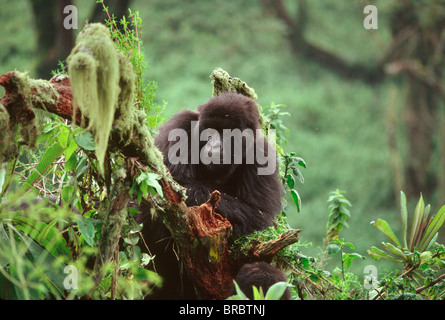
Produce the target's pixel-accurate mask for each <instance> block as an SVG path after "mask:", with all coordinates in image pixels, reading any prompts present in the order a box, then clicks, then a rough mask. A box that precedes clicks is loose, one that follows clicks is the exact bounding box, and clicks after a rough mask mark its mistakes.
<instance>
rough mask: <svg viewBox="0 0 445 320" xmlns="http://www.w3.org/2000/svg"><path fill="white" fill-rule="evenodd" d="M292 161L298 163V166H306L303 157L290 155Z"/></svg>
mask: <svg viewBox="0 0 445 320" xmlns="http://www.w3.org/2000/svg"><path fill="white" fill-rule="evenodd" d="M292 161H294V162H296V163H298V165H299V166H300V167H303V168H306V162H305V161H304V159H303V158H300V157H292Z"/></svg>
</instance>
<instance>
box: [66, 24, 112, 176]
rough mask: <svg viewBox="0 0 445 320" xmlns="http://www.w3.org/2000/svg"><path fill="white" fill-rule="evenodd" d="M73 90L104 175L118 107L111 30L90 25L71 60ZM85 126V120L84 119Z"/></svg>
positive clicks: (72, 53) (100, 25)
mask: <svg viewBox="0 0 445 320" xmlns="http://www.w3.org/2000/svg"><path fill="white" fill-rule="evenodd" d="M67 63H68V75H69V77H70V80H71V89H72V92H73V100H74V101H73V102H74V103H73V114H76V110H77V108H79V109H80V111H81V113H82V115H83V117H84V118H87V119H88V126H87V130H90V131H91V132H92V133H93V135H94V139H95V144H96V149H95V153H96V157H97V160H98V162H99V172H100V173H101V174H102V175H104V161H105V154H106V151H107V147H108V139H109V136H110V131H111V128H112V125H113V120H114V114H115V111H116V108H117V102H118V96H119V93H120V87H119V57H118V53H117V51H116V48H115V46H114V43H113V41H112V39H111V35H110V32H109V31H108V29H107V28H106V27H105V26H104V25H102V24H100V23H93V24H88V25H86V26H85V28H84V29H83V30H82V32H81V33H80V34H79V36H78V37H77V40H76V46H75V47H74V48H73V50H72V52H71V54H70V56H69V57H68V59H67ZM82 122H83V123H82V125H83V126H84V125H85V124H84V122H85V121H82Z"/></svg>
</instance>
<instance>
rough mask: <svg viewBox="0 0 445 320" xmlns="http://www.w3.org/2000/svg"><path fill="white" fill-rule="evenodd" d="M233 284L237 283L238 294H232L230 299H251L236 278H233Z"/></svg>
mask: <svg viewBox="0 0 445 320" xmlns="http://www.w3.org/2000/svg"><path fill="white" fill-rule="evenodd" d="M233 284H234V285H235V291H236V295H234V296H231V297H230V298H229V299H228V300H249V298H247V296H246V295H245V294H244V292H243V291H242V290H241V288H240V287H239V285H238V283H236V281H235V280H233Z"/></svg>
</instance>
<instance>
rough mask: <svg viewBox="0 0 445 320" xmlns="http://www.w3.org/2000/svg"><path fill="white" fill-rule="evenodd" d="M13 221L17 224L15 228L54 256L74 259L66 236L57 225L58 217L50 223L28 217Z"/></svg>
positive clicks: (16, 218)
mask: <svg viewBox="0 0 445 320" xmlns="http://www.w3.org/2000/svg"><path fill="white" fill-rule="evenodd" d="M12 221H13V223H14V224H15V228H17V229H18V230H20V231H22V232H23V233H24V234H26V235H27V236H29V237H31V238H32V239H34V240H35V241H36V242H37V243H39V244H40V245H41V246H43V247H44V248H45V249H46V250H47V251H48V252H49V253H51V254H52V255H53V256H55V257H58V258H63V260H64V261H68V260H71V259H72V257H71V251H70V249H69V248H68V245H67V243H66V240H65V238H63V236H62V235H61V233H60V232H59V230H58V229H57V228H56V227H55V224H56V222H57V220H56V219H55V220H53V221H52V222H51V223H50V224H46V223H44V222H40V221H34V220H32V219H29V218H26V217H15V218H14V219H13V220H12Z"/></svg>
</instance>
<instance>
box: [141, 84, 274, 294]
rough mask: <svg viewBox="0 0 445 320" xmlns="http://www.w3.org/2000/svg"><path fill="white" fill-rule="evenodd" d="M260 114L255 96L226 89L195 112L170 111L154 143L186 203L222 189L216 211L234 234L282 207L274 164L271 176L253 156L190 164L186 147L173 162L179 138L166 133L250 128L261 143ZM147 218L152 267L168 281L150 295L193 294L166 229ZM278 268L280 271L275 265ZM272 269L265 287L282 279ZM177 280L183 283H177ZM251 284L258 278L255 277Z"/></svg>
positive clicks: (267, 220)
mask: <svg viewBox="0 0 445 320" xmlns="http://www.w3.org/2000/svg"><path fill="white" fill-rule="evenodd" d="M259 118H260V115H259V112H258V108H257V106H256V103H255V101H253V100H252V99H250V98H247V97H245V96H243V95H241V94H236V93H224V94H221V95H219V96H217V97H213V98H212V99H210V100H209V101H208V102H207V103H206V104H204V105H201V106H199V107H198V112H193V111H189V110H186V111H182V112H180V113H178V114H176V115H175V116H173V117H172V118H171V119H169V120H168V121H167V122H166V123H165V124H164V125H163V126H162V127H161V128H160V131H159V134H158V135H157V137H156V139H155V144H156V146H157V147H158V148H159V149H160V150H161V152H162V153H163V155H164V163H165V164H166V166H167V167H168V169H169V170H170V172H171V174H172V176H173V178H174V179H175V180H176V181H177V182H178V183H179V184H180V185H182V186H183V187H185V188H186V189H187V196H188V197H187V200H186V203H187V205H188V206H194V205H201V204H202V203H204V202H206V201H207V200H208V199H209V197H210V194H211V193H212V192H213V191H214V190H218V191H220V192H221V200H220V202H219V203H218V206H217V209H216V211H217V212H218V213H220V214H221V215H222V216H224V217H226V218H227V219H228V220H229V221H230V223H231V224H232V227H233V236H234V238H236V237H239V236H240V235H245V234H249V233H252V232H253V231H256V230H261V229H264V228H266V227H268V226H272V225H273V220H274V218H275V216H276V215H277V214H278V213H279V212H280V210H281V205H282V198H283V188H282V185H281V182H280V180H279V178H278V174H277V167H278V163H276V166H275V172H274V173H273V174H269V175H258V172H257V169H258V168H259V167H261V165H260V164H258V162H257V161H256V159H255V162H254V163H252V164H248V163H245V161H243V163H241V164H219V165H204V164H202V163H196V164H193V163H191V162H192V161H191V153H190V152H189V154H188V163H182V164H181V163H177V164H172V163H171V162H170V160H169V157H168V152H169V150H170V148H171V147H172V146H174V145H175V144H176V145H177V143H178V141H179V139H176V140H175V141H168V140H169V139H168V136H169V133H170V132H171V130H173V129H183V130H184V132H185V133H186V135H187V136H188V137H189V138H190V137H192V135H193V134H196V133H197V132H199V133H200V132H202V130H204V129H206V128H212V129H216V130H218V131H219V132H220V133H222V130H223V129H234V128H238V129H240V130H244V129H251V130H252V132H253V133H254V137H253V139H254V143H255V146H256V147H259V146H260V145H259V144H258V138H259V137H260V136H257V134H256V132H255V129H260V120H259ZM192 121H197V123H199V124H198V125H195V126H192V125H191V122H192ZM194 130H195V131H194ZM187 143H188V145H187V146H185V147H186V148H188V150H191V142H190V139H188V140H187ZM205 144H206V142H203V143H201V144H200V146H199V147H200V148H202V147H203V145H205ZM221 146H222V144H221ZM243 150H244V148H243ZM262 150H263V151H265V152H266V154H267V152H275V151H274V150H273V148H272V147H271V146H270V145H268V144H267V143H266V145H265V146H264V148H263V149H262ZM222 152H227V150H222ZM275 160H276V158H275ZM145 219H146V220H145V221H144V229H143V235H144V237H145V240H146V242H147V243H148V245H149V248H150V250H151V251H152V254H156V259H155V264H156V269H157V271H158V272H159V273H160V274H161V276H163V277H164V280H165V281H166V283H164V286H163V289H162V290H161V291H159V292H155V295H154V296H153V297H154V298H193V295H194V294H193V290H192V286H191V285H190V284H187V279H180V278H179V269H180V265H179V263H178V261H177V259H176V257H175V256H174V254H173V253H172V250H171V248H167V247H168V246H170V245H173V243H172V240H171V239H170V234H169V232H168V230H167V229H166V228H165V226H163V224H162V223H161V222H160V221H156V219H154V220H153V219H152V218H151V217H150V216H149V215H146V216H145ZM271 268H273V267H271ZM276 271H277V273H279V274H280V275H281V272H280V271H278V269H276ZM265 274H268V273H265ZM270 274H271V278H270V279H268V281H266V282H267V283H266V282H264V283H263V287H264V288H263V289H265V290H267V288H268V287H269V286H270V283H272V284H273V283H275V282H277V281H282V280H281V279H282V277H281V276H280V278H279V279H275V275H276V274H273V273H270ZM181 280H182V282H181ZM180 283H181V284H182V288H181V287H178V286H179V285H180ZM243 283H244V282H243ZM255 285H258V283H257V282H255ZM243 286H245V285H244V284H243ZM181 289H183V290H181ZM181 291H182V292H181ZM180 292H181V294H179V293H180ZM178 294H179V295H178Z"/></svg>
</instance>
